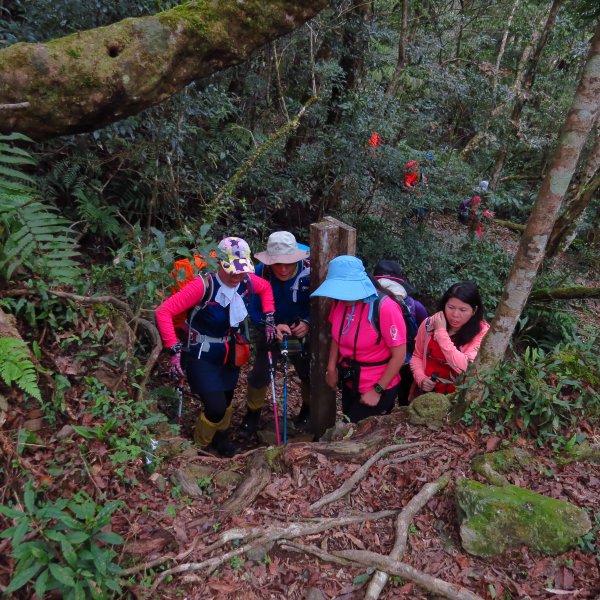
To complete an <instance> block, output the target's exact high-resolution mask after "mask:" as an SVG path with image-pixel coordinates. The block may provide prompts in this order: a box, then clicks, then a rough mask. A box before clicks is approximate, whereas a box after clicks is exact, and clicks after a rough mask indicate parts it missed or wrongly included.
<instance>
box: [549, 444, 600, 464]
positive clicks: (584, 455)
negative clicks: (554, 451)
mask: <svg viewBox="0 0 600 600" xmlns="http://www.w3.org/2000/svg"><path fill="white" fill-rule="evenodd" d="M557 460H558V462H559V463H560V464H563V465H565V464H569V463H572V462H578V461H589V462H595V463H600V446H592V445H591V444H589V443H588V442H583V443H582V444H577V445H575V446H572V447H568V448H565V449H564V451H563V452H562V453H561V455H560V456H559V457H558V458H557Z"/></svg>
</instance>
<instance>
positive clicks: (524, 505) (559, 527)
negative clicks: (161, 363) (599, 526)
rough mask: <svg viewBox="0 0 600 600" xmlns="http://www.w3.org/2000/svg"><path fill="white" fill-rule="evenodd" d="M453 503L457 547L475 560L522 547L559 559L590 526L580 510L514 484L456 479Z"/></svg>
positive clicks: (586, 516) (584, 514)
mask: <svg viewBox="0 0 600 600" xmlns="http://www.w3.org/2000/svg"><path fill="white" fill-rule="evenodd" d="M456 503H457V507H458V514H459V518H460V520H461V523H460V537H461V540H462V545H463V548H464V549H465V550H466V551H467V552H469V553H470V554H474V555H476V556H497V555H498V554H502V552H504V551H505V550H507V549H509V548H513V547H519V546H521V545H523V544H525V545H527V546H529V547H530V548H532V549H534V550H537V551H539V552H544V553H547V554H559V553H561V552H565V551H566V550H568V549H569V548H571V547H573V546H575V545H576V543H577V538H579V537H580V536H582V535H584V534H585V533H587V532H588V531H589V530H590V529H591V526H592V524H591V522H590V518H589V516H588V514H587V513H586V512H585V511H584V510H583V509H581V508H578V507H576V506H574V505H573V504H570V503H569V502H565V501H563V500H555V499H554V498H548V497H547V496H542V495H541V494H536V493H535V492H532V491H530V490H526V489H523V488H519V487H516V486H514V485H508V486H505V487H498V486H488V485H484V484H481V483H478V482H477V481H472V480H469V479H461V480H459V481H458V482H457V484H456Z"/></svg>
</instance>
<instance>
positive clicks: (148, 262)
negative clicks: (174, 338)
mask: <svg viewBox="0 0 600 600" xmlns="http://www.w3.org/2000/svg"><path fill="white" fill-rule="evenodd" d="M209 229H210V226H209V225H202V226H200V227H199V229H198V233H197V238H196V240H195V241H196V245H195V249H194V250H193V251H192V250H191V249H190V248H186V247H185V246H183V244H184V243H186V242H188V240H190V241H194V238H193V237H192V236H189V238H188V239H186V238H183V237H181V236H175V237H173V238H170V239H167V238H166V237H165V235H164V234H163V233H162V232H161V231H159V230H158V229H155V228H151V231H150V234H151V237H149V239H146V238H145V237H144V236H143V234H142V231H141V229H140V228H139V227H138V226H136V227H134V232H133V236H132V241H131V242H130V243H128V244H126V245H125V246H123V247H121V248H120V249H119V251H118V252H117V257H116V258H115V259H114V261H113V265H114V268H113V269H111V272H110V275H111V276H112V277H115V278H118V279H119V280H120V281H121V283H122V285H123V286H124V287H125V295H126V297H127V299H128V300H129V302H130V304H132V305H133V306H134V307H141V306H146V307H149V308H154V307H156V306H157V304H158V303H159V302H160V301H161V300H162V299H163V298H164V297H165V295H168V294H169V293H170V292H168V291H167V290H169V288H170V287H171V286H172V285H173V279H172V277H171V272H172V270H173V264H174V262H175V260H176V259H177V258H180V257H182V256H184V257H191V256H192V255H193V254H194V253H197V252H198V253H200V254H202V255H203V256H206V257H208V256H209V253H210V249H211V246H212V247H213V248H214V245H213V244H209V242H208V241H207V240H206V236H207V234H208V231H209ZM210 262H211V261H210V259H209V263H210Z"/></svg>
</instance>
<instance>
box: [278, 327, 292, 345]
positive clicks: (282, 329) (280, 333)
mask: <svg viewBox="0 0 600 600" xmlns="http://www.w3.org/2000/svg"><path fill="white" fill-rule="evenodd" d="M284 333H285V334H286V335H292V330H291V329H290V326H289V325H286V324H285V323H280V324H279V325H277V339H278V340H279V341H281V340H283V334H284Z"/></svg>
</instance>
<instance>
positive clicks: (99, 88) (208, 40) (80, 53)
mask: <svg viewBox="0 0 600 600" xmlns="http://www.w3.org/2000/svg"><path fill="white" fill-rule="evenodd" d="M326 5H327V2H326V0H306V1H304V2H295V1H292V0H271V1H264V2H253V3H248V2H245V3H242V2H236V1H235V0H219V1H218V2H217V1H216V0H212V1H211V2H188V3H186V4H182V5H180V6H176V7H175V8H173V9H171V10H168V11H165V12H162V13H158V14H157V15H154V16H148V17H140V18H132V19H125V20H123V21H120V22H118V23H115V24H113V25H109V26H108V27H99V28H97V29H91V30H88V31H82V32H79V33H75V34H73V35H70V36H67V37H63V38H59V39H56V40H51V41H49V42H46V43H44V44H25V43H19V44H14V45H12V46H9V47H8V48H5V49H3V50H0V131H3V132H11V131H19V132H21V133H24V134H26V135H28V136H30V137H32V138H34V139H37V140H42V139H47V138H51V137H56V136H60V135H65V134H72V133H80V132H83V131H92V130H94V129H98V128H100V127H103V126H104V125H108V124H109V123H113V122H115V121H118V120H120V119H123V118H125V117H127V116H130V115H134V114H137V113H139V112H140V111H142V110H144V109H145V108H148V107H150V106H153V105H155V104H158V103H159V102H162V101H163V100H165V99H166V98H168V97H169V96H171V95H173V94H174V93H175V92H177V91H178V90H180V89H182V88H183V87H184V86H185V85H187V84H188V83H190V82H191V81H194V80H196V79H200V78H202V77H206V76H207V75H210V74H212V73H215V72H217V71H220V70H222V69H225V68H226V67H230V66H232V65H236V64H239V63H241V62H243V61H245V60H247V59H248V57H249V56H250V54H251V52H252V51H253V50H255V49H256V48H259V47H260V46H262V45H264V44H266V43H267V42H269V41H271V40H273V39H275V38H277V37H279V36H281V35H284V34H286V33H289V32H290V31H292V30H294V29H296V28H298V27H300V26H301V25H302V24H303V23H304V22H305V21H307V20H308V19H310V18H312V17H314V16H315V15H316V14H317V13H318V12H319V11H320V10H321V9H323V8H324V7H325V6H326ZM22 103H25V104H23V105H22V106H20V107H19V106H18V105H19V104H22ZM11 107H12V108H11Z"/></svg>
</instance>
